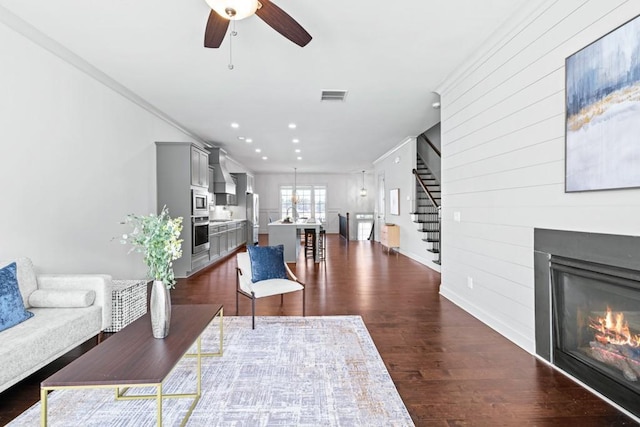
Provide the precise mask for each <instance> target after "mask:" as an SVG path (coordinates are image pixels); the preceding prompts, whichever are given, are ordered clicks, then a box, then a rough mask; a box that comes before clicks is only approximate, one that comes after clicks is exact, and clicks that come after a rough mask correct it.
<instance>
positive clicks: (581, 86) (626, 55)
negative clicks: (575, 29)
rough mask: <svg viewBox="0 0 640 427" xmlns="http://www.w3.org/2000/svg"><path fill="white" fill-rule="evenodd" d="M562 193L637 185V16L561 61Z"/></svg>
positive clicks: (639, 182) (639, 176) (639, 67)
mask: <svg viewBox="0 0 640 427" xmlns="http://www.w3.org/2000/svg"><path fill="white" fill-rule="evenodd" d="M565 73H566V74H565V82H566V86H565V88H566V116H565V117H566V121H565V192H567V193H569V192H577V191H596V190H611V189H621V188H636V187H640V16H636V17H635V18H633V19H632V20H630V21H628V22H626V23H625V24H623V25H621V26H620V27H618V28H616V29H615V30H613V31H611V32H610V33H608V34H606V35H604V36H603V37H601V38H600V39H598V40H596V41H594V42H593V43H591V44H590V45H588V46H586V47H584V48H582V49H581V50H579V51H578V52H576V53H574V54H573V55H571V56H569V57H568V58H567V59H566V61H565Z"/></svg>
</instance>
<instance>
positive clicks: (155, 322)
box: [149, 280, 171, 338]
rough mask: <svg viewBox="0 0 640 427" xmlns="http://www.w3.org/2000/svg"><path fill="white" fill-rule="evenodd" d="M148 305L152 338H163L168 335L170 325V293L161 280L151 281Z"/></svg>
mask: <svg viewBox="0 0 640 427" xmlns="http://www.w3.org/2000/svg"><path fill="white" fill-rule="evenodd" d="M149 305H150V314H151V331H152V332H153V337H154V338H165V337H166V336H167V335H169V324H170V323H171V293H169V289H167V287H166V286H165V285H164V283H162V280H154V281H153V285H152V286H151V301H150V303H149Z"/></svg>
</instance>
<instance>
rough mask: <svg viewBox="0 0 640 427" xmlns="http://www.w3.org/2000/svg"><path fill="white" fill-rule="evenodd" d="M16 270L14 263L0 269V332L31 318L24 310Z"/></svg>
mask: <svg viewBox="0 0 640 427" xmlns="http://www.w3.org/2000/svg"><path fill="white" fill-rule="evenodd" d="M16 270H17V267H16V263H15V262H12V263H11V264H9V265H7V266H6V267H3V268H1V269H0V331H4V330H5V329H9V328H10V327H12V326H15V325H17V324H18V323H20V322H24V321H25V320H27V319H29V318H31V317H33V313H31V312H29V311H27V310H25V309H24V302H22V296H21V295H20V288H18V276H17V274H16Z"/></svg>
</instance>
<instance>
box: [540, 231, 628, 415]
mask: <svg viewBox="0 0 640 427" xmlns="http://www.w3.org/2000/svg"><path fill="white" fill-rule="evenodd" d="M534 240H535V243H534V249H535V253H534V260H535V262H534V264H535V276H536V279H535V295H536V311H535V316H536V353H537V354H538V355H540V356H541V357H543V358H544V359H546V360H548V361H549V362H551V363H552V364H554V365H555V366H557V367H558V368H559V369H561V370H563V371H564V372H566V373H568V374H569V375H571V376H573V377H574V378H576V379H578V380H579V381H581V382H582V383H584V384H586V385H587V386H589V387H590V388H592V389H594V390H596V391H597V392H598V393H600V394H601V395H602V396H605V397H606V398H608V399H609V400H611V401H612V402H614V403H616V404H617V405H619V406H620V407H622V408H624V409H625V410H626V411H628V412H629V413H631V414H634V415H635V416H636V417H640V271H639V270H640V260H639V256H640V239H639V238H637V237H632V236H614V235H604V234H593V233H578V232H568V231H558V230H542V229H536V230H535V239H534Z"/></svg>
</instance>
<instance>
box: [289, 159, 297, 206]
mask: <svg viewBox="0 0 640 427" xmlns="http://www.w3.org/2000/svg"><path fill="white" fill-rule="evenodd" d="M297 172H298V168H293V191H292V192H291V203H292V204H293V205H297V204H298V194H297V192H296V190H297V176H298V174H297Z"/></svg>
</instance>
